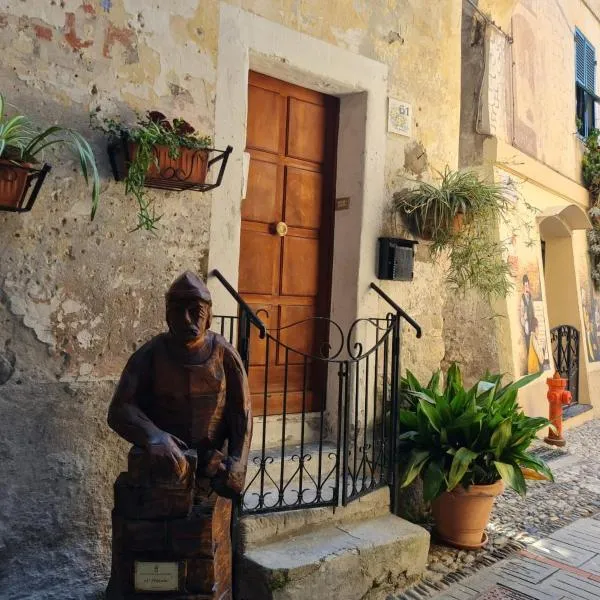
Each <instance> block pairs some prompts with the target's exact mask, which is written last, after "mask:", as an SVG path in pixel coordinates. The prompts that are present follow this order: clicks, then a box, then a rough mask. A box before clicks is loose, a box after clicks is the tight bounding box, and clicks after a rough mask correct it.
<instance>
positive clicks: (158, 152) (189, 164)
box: [128, 142, 208, 184]
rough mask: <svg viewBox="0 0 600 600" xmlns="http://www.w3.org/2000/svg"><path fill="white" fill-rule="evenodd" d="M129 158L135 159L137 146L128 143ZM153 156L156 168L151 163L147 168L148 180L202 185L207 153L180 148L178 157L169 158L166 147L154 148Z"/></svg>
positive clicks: (206, 167) (204, 179)
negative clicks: (155, 159) (170, 180)
mask: <svg viewBox="0 0 600 600" xmlns="http://www.w3.org/2000/svg"><path fill="white" fill-rule="evenodd" d="M128 151H129V156H130V157H131V160H133V159H134V158H135V154H136V152H137V144H133V143H131V142H130V143H129V147H128ZM154 155H155V156H156V158H157V160H158V166H157V165H156V164H155V163H151V165H150V167H149V168H148V175H147V178H149V179H172V180H174V181H185V182H186V183H196V184H197V183H204V182H205V181H206V172H207V170H208V151H207V150H191V149H190V148H180V149H179V156H178V157H177V158H171V157H170V156H169V148H168V147H167V146H154Z"/></svg>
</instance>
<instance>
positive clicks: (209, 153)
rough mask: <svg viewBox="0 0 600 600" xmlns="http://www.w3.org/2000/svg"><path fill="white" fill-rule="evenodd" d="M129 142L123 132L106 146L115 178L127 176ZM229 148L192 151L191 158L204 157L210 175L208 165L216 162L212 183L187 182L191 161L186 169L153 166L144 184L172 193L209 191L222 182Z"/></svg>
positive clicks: (188, 180)
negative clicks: (152, 170) (215, 174)
mask: <svg viewBox="0 0 600 600" xmlns="http://www.w3.org/2000/svg"><path fill="white" fill-rule="evenodd" d="M130 144H131V140H130V139H129V137H128V136H127V135H124V136H122V137H121V138H119V139H118V140H115V141H113V142H111V143H109V145H108V157H109V160H110V166H111V169H112V172H113V175H114V178H115V181H123V180H124V179H125V177H126V176H127V171H128V169H129V164H130V163H131V158H132V157H131V154H130ZM232 151H233V147H232V146H227V148H226V149H225V150H217V149H215V148H204V149H202V150H197V151H196V152H195V153H194V157H193V159H192V160H193V161H201V160H207V167H206V168H207V172H208V173H209V174H210V173H211V167H213V166H215V165H219V171H218V173H217V177H216V180H214V181H213V182H203V183H198V182H197V181H190V178H191V175H192V172H193V170H194V165H193V164H192V168H190V169H189V170H188V171H186V170H184V169H181V168H177V167H173V166H168V167H166V168H161V170H160V171H158V170H157V169H154V171H155V172H156V174H152V175H150V176H148V177H146V180H145V183H144V186H145V187H148V188H154V189H160V190H169V191H175V192H183V191H194V192H208V191H209V190H212V189H214V188H216V187H219V186H220V185H221V182H222V181H223V175H224V174H225V169H226V167H227V161H228V160H229V155H230V154H231V153H232ZM205 157H206V158H205ZM159 166H160V165H159ZM157 171H158V172H157Z"/></svg>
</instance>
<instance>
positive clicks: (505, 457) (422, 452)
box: [398, 363, 553, 549]
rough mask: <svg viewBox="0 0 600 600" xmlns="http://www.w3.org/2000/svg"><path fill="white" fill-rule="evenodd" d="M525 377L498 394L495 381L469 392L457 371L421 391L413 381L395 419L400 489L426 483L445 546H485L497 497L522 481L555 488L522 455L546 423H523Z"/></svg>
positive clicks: (542, 466)
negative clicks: (521, 398)
mask: <svg viewBox="0 0 600 600" xmlns="http://www.w3.org/2000/svg"><path fill="white" fill-rule="evenodd" d="M539 375H540V374H539V373H535V374H533V375H528V376H526V377H523V378H521V379H519V380H517V381H514V382H512V383H510V384H509V385H506V386H503V385H502V382H501V379H502V377H501V376H500V375H486V376H485V377H484V378H483V379H481V381H479V382H478V383H476V384H475V385H474V386H473V387H471V388H470V389H466V388H465V387H464V386H463V381H462V376H461V373H460V369H459V367H458V365H457V364H455V363H454V364H452V365H451V366H450V368H449V369H448V373H447V377H446V383H445V388H444V389H443V390H442V389H441V386H440V381H441V376H440V373H439V372H438V373H436V374H434V376H433V378H432V379H431V381H430V382H429V384H428V385H426V386H422V385H420V384H419V382H418V380H417V379H416V378H415V377H414V376H413V375H412V374H411V373H410V372H407V376H406V378H405V379H404V384H403V395H402V398H403V399H404V401H405V402H408V406H409V407H408V408H402V409H400V411H399V417H398V418H399V438H398V449H399V455H398V458H399V463H400V465H401V467H402V470H401V473H400V482H401V485H402V486H408V485H409V484H410V483H411V482H412V481H414V479H415V478H416V477H417V476H421V477H422V479H423V495H424V499H425V500H426V501H430V502H431V503H432V505H431V507H432V512H433V517H434V519H435V527H436V532H437V534H438V536H439V537H440V538H441V539H442V540H443V541H444V542H446V543H448V544H450V545H453V546H457V547H459V548H464V549H475V548H479V547H481V546H483V545H484V544H485V543H486V541H487V538H486V535H485V531H484V530H485V527H486V525H487V523H488V520H489V516H490V513H491V510H492V507H493V504H494V500H495V498H496V496H497V495H499V494H501V493H502V491H503V490H504V485H505V484H506V485H508V486H509V487H511V488H512V489H514V490H515V491H516V492H517V493H519V494H520V495H522V496H524V495H525V493H526V489H527V486H526V478H536V479H541V478H543V479H548V480H550V481H552V480H553V478H552V473H551V471H550V469H549V468H548V466H547V465H546V463H544V461H542V460H540V459H539V458H537V457H535V456H534V455H532V454H530V453H528V452H527V449H528V448H529V446H530V444H531V442H532V441H533V440H534V438H535V437H536V433H537V432H538V431H539V430H540V429H542V428H543V427H547V426H550V422H549V421H548V419H545V418H541V417H528V416H527V415H525V414H524V412H523V411H522V410H521V409H520V408H519V405H518V402H517V392H518V390H519V389H520V388H521V387H523V386H524V385H527V384H528V383H530V382H531V381H533V380H534V379H536V378H537V377H539Z"/></svg>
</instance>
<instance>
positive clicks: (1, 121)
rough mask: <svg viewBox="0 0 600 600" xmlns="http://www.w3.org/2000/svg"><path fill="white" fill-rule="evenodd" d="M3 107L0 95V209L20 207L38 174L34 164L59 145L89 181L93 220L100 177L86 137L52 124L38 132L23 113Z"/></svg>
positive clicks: (0, 95)
mask: <svg viewBox="0 0 600 600" xmlns="http://www.w3.org/2000/svg"><path fill="white" fill-rule="evenodd" d="M5 108H6V102H5V99H4V96H3V95H2V94H0V209H6V210H19V209H21V208H22V205H23V202H24V198H25V196H26V194H27V191H28V188H29V186H30V184H31V182H32V179H33V178H34V177H35V176H37V175H39V173H40V171H39V170H38V169H37V165H38V164H39V162H40V159H41V157H42V156H43V153H44V150H45V149H47V148H49V147H51V146H56V145H63V146H66V147H67V148H68V149H69V150H70V151H71V152H72V153H73V154H74V155H75V157H76V158H77V159H78V160H79V166H80V169H81V173H82V174H83V177H84V179H85V181H86V183H88V181H89V179H90V178H91V180H92V210H91V218H92V219H93V218H94V216H95V214H96V210H97V208H98V200H99V196H100V178H99V176H98V169H97V166H96V160H95V157H94V153H93V151H92V149H91V147H90V145H89V143H88V142H87V140H86V139H85V138H84V137H83V136H82V135H81V134H80V133H78V132H77V131H74V130H73V129H69V128H65V127H59V126H56V125H54V126H52V127H47V128H46V129H43V130H41V131H40V130H38V129H37V128H36V127H35V126H34V124H33V123H32V121H31V120H30V119H29V118H28V117H26V116H25V115H20V114H17V115H14V116H12V117H9V116H8V115H7V114H6V110H5ZM46 170H49V167H47V168H46Z"/></svg>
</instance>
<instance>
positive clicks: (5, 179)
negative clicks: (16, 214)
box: [0, 159, 31, 208]
mask: <svg viewBox="0 0 600 600" xmlns="http://www.w3.org/2000/svg"><path fill="white" fill-rule="evenodd" d="M21 167H22V168H21ZM30 167H31V165H30V164H28V163H20V166H15V163H14V162H12V161H10V160H5V159H0V206H4V207H8V208H20V207H21V203H22V200H23V197H24V195H25V191H26V190H27V176H28V175H29V171H28V169H29V168H30Z"/></svg>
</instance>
